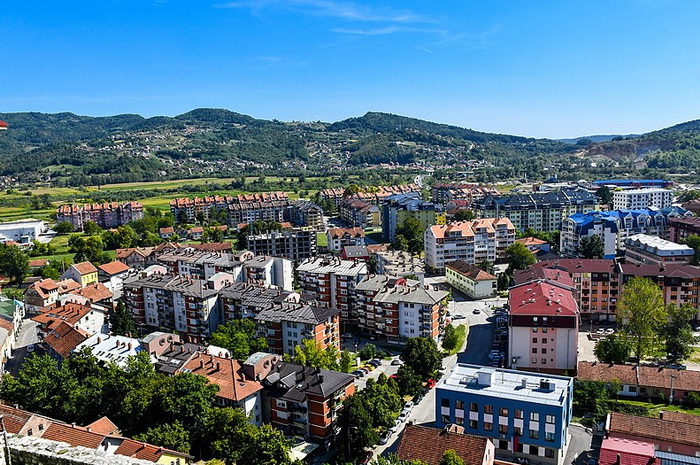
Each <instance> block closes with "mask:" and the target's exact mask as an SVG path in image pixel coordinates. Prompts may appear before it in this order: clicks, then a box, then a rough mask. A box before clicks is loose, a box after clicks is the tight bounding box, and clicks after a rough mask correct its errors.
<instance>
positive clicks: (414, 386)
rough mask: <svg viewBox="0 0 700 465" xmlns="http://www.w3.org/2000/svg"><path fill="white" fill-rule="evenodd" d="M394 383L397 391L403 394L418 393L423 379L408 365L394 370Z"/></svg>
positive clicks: (412, 394) (421, 387)
mask: <svg viewBox="0 0 700 465" xmlns="http://www.w3.org/2000/svg"><path fill="white" fill-rule="evenodd" d="M396 384H397V385H398V388H399V393H401V394H402V395H405V396H415V395H418V394H419V393H420V391H421V389H423V380H422V379H421V378H420V376H418V375H417V374H416V372H415V371H413V368H411V367H410V366H408V365H402V366H401V367H399V371H397V372H396Z"/></svg>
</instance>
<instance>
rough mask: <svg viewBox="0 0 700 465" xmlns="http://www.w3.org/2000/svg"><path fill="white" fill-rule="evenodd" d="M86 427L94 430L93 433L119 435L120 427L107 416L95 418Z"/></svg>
mask: <svg viewBox="0 0 700 465" xmlns="http://www.w3.org/2000/svg"><path fill="white" fill-rule="evenodd" d="M85 428H86V429H89V431H92V432H93V433H99V434H107V435H118V434H119V427H118V426H117V425H115V424H114V423H112V420H110V419H109V418H107V417H102V418H100V419H99V420H95V421H93V422H92V423H90V424H89V425H87V426H85Z"/></svg>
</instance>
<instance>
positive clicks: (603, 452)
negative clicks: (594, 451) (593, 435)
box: [598, 438, 654, 465]
mask: <svg viewBox="0 0 700 465" xmlns="http://www.w3.org/2000/svg"><path fill="white" fill-rule="evenodd" d="M599 457H600V458H599V460H598V463H600V465H651V464H652V463H653V462H654V445H653V444H651V443H649V442H643V441H635V440H632V439H622V438H606V439H603V444H602V445H601V446H600V455H599ZM618 457H619V460H618Z"/></svg>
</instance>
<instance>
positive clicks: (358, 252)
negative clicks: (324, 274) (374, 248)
mask: <svg viewBox="0 0 700 465" xmlns="http://www.w3.org/2000/svg"><path fill="white" fill-rule="evenodd" d="M343 253H344V254H345V256H346V257H347V258H348V259H352V258H358V257H368V256H369V252H368V251H367V246H366V245H346V246H345V247H343Z"/></svg>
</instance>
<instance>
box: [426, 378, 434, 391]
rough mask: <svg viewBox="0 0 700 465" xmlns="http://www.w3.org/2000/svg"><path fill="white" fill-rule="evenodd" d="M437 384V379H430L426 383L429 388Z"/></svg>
mask: <svg viewBox="0 0 700 465" xmlns="http://www.w3.org/2000/svg"><path fill="white" fill-rule="evenodd" d="M436 384H437V381H435V380H434V379H429V380H428V381H427V382H426V383H425V387H427V388H428V389H432V388H434V387H435V385H436Z"/></svg>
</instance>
